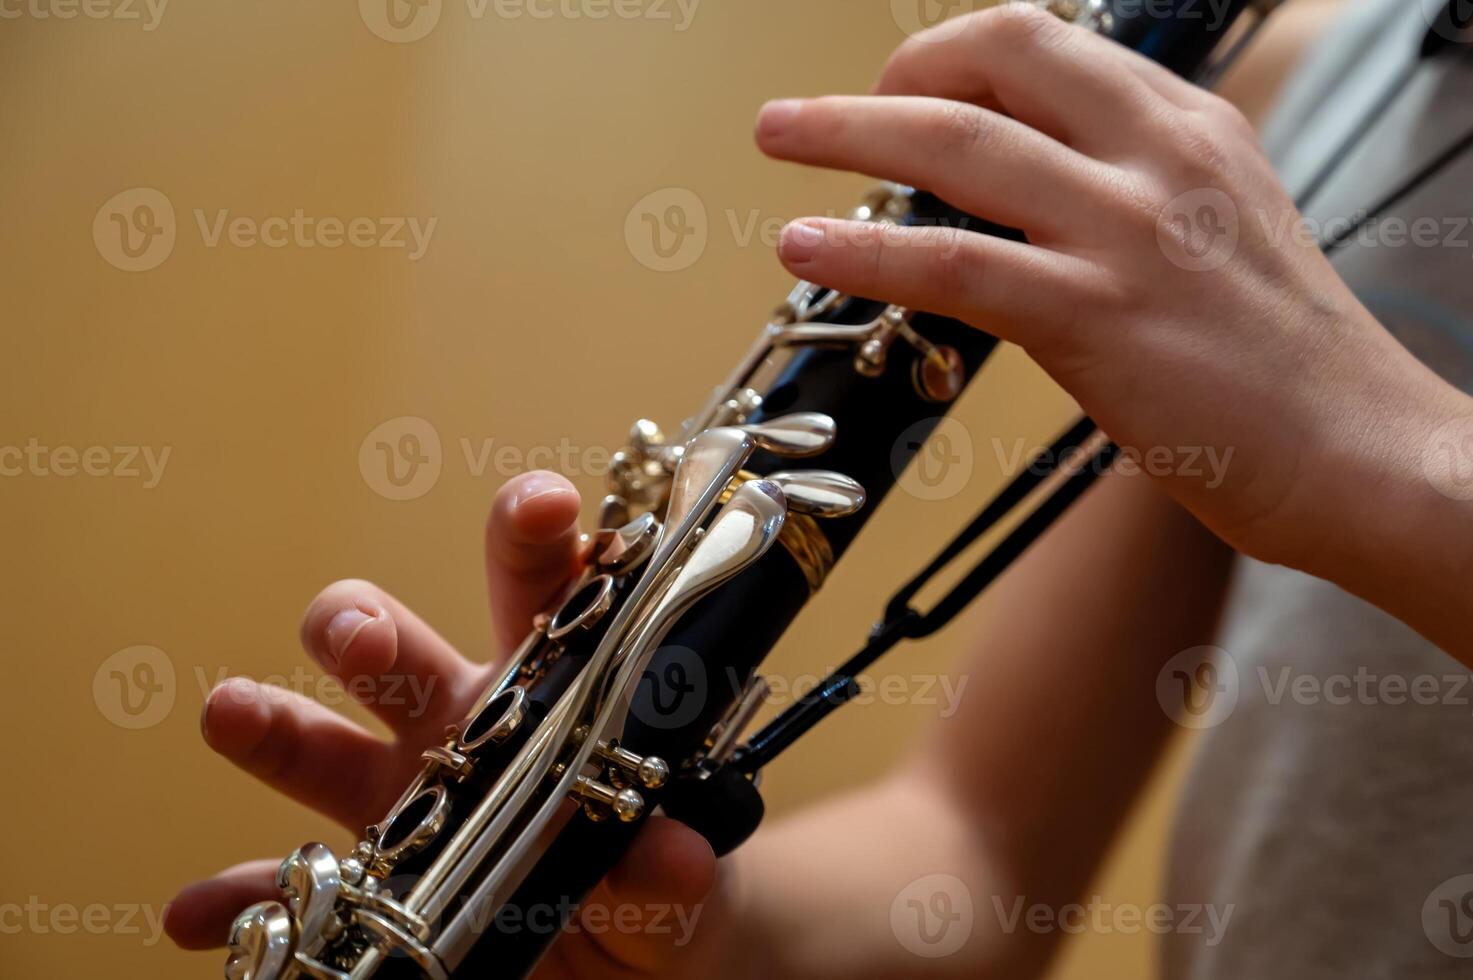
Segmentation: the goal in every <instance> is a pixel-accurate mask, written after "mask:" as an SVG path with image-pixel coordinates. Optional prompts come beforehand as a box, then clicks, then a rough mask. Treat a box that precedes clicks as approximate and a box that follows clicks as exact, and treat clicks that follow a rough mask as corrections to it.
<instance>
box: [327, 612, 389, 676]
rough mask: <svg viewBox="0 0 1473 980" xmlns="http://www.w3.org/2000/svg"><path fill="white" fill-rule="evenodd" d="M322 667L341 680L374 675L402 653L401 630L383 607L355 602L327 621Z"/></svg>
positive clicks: (384, 670) (386, 667) (378, 673)
mask: <svg viewBox="0 0 1473 980" xmlns="http://www.w3.org/2000/svg"><path fill="white" fill-rule="evenodd" d="M324 634H325V639H326V647H325V650H324V651H323V652H324V653H325V655H326V656H325V658H324V662H323V666H324V667H326V668H327V669H328V670H329V671H331V672H332V673H333V674H334V675H335V676H336V677H338V678H339V679H340V680H342V679H347V678H353V677H375V676H378V675H380V674H383V673H385V672H387V671H388V670H389V669H390V668H391V667H393V666H394V661H395V660H397V659H398V656H399V629H398V626H397V625H396V624H395V623H394V617H392V616H390V615H389V613H388V611H387V610H386V609H384V608H383V607H382V606H378V605H376V604H372V603H363V602H360V603H354V604H353V605H351V606H349V607H348V608H346V609H343V610H341V611H339V612H338V613H337V614H335V615H334V616H333V618H332V619H330V620H329V621H328V624H327V628H326V630H325V631H324Z"/></svg>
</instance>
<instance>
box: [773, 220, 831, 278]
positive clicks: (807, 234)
mask: <svg viewBox="0 0 1473 980" xmlns="http://www.w3.org/2000/svg"><path fill="white" fill-rule="evenodd" d="M823 240H824V225H823V224H822V223H821V222H820V221H819V220H818V219H816V218H803V219H801V220H798V221H792V222H789V223H788V225H787V227H785V228H783V231H782V236H781V237H780V238H779V239H778V256H779V257H780V258H781V259H782V261H783V264H784V265H786V266H788V267H789V268H790V269H791V268H793V267H794V266H802V265H807V264H808V263H809V262H812V261H813V260H814V258H816V257H817V256H818V253H819V251H820V249H822V248H823Z"/></svg>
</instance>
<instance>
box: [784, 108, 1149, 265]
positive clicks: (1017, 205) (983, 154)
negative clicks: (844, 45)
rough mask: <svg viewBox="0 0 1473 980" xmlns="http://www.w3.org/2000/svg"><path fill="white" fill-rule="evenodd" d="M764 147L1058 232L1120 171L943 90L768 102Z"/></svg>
mask: <svg viewBox="0 0 1473 980" xmlns="http://www.w3.org/2000/svg"><path fill="white" fill-rule="evenodd" d="M757 142H758V144H759V145H760V146H761V147H762V150H763V152H765V153H767V154H768V155H769V156H774V157H777V158H779V159H782V160H792V161H795V162H798V163H807V164H813V165H816V166H820V167H831V168H834V169H840V170H856V171H859V172H861V173H864V174H868V175H869V176H871V177H878V178H881V179H884V180H893V181H897V182H899V183H902V184H907V185H910V186H912V187H923V188H925V189H926V190H928V191H932V192H933V193H935V194H937V195H939V196H940V197H941V198H942V199H944V200H945V201H947V202H948V203H950V204H954V205H956V206H957V207H960V208H962V209H963V210H965V211H967V212H969V213H971V214H975V215H978V216H980V217H983V218H987V219H989V220H991V221H997V222H1000V223H1002V224H1004V225H1007V226H1009V227H1013V228H1020V229H1022V230H1024V231H1027V232H1029V233H1030V234H1032V235H1033V236H1034V237H1035V239H1037V238H1040V237H1041V238H1051V237H1056V236H1057V235H1058V234H1060V233H1061V232H1063V231H1065V230H1067V229H1069V228H1075V229H1077V228H1078V227H1079V225H1080V223H1081V222H1083V223H1085V225H1086V226H1088V225H1090V224H1091V223H1092V222H1093V220H1098V216H1099V211H1100V207H1099V204H1098V203H1097V202H1099V201H1100V200H1101V199H1102V197H1103V195H1102V194H1101V193H1100V189H1101V187H1102V186H1104V185H1108V184H1109V183H1112V182H1116V181H1118V180H1119V179H1120V178H1119V177H1118V176H1117V175H1116V172H1115V170H1114V168H1112V167H1110V166H1108V165H1106V164H1102V163H1100V162H1098V161H1096V160H1092V159H1090V158H1089V157H1086V156H1084V155H1082V154H1080V153H1077V152H1075V151H1074V150H1071V149H1069V148H1068V147H1066V146H1064V145H1063V144H1062V143H1059V142H1058V141H1056V140H1053V139H1051V138H1049V137H1047V136H1044V135H1043V134H1042V133H1040V132H1038V131H1037V130H1035V129H1032V128H1030V127H1028V126H1025V125H1023V124H1022V123H1020V122H1018V121H1017V120H1014V119H1009V118H1008V117H1007V116H1003V115H1000V114H998V113H996V112H991V111H989V110H987V109H979V108H978V107H976V106H973V105H967V104H965V103H961V102H955V101H951V100H947V99H934V98H925V97H911V96H891V97H885V98H876V97H864V96H833V97H829V98H822V99H810V100H797V99H787V100H782V101H779V102H769V103H768V104H767V105H766V106H764V107H763V109H762V113H761V116H760V117H759V119H758V123H757Z"/></svg>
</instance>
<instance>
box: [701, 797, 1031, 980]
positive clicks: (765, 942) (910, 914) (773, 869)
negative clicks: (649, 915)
mask: <svg viewBox="0 0 1473 980" xmlns="http://www.w3.org/2000/svg"><path fill="white" fill-rule="evenodd" d="M1005 867H1006V864H1005V862H1004V861H1002V860H1001V855H998V854H992V853H989V852H988V847H987V843H986V841H985V840H984V839H983V838H982V837H981V836H980V835H978V834H977V833H976V829H975V828H974V827H973V826H971V824H970V819H969V815H968V814H966V813H965V812H964V811H962V810H961V809H960V808H958V807H957V806H956V805H955V802H954V800H953V799H951V798H949V797H948V796H947V794H945V793H944V792H943V790H942V787H941V785H940V783H939V781H938V780H936V779H935V778H932V776H931V775H930V774H924V773H922V772H920V771H918V770H915V769H903V770H901V771H897V772H895V773H893V774H891V775H890V776H888V777H886V778H884V779H882V780H880V781H879V782H876V783H874V784H872V785H870V786H867V787H865V788H863V789H861V790H859V791H857V792H854V793H850V794H846V795H844V796H842V797H839V798H837V799H834V800H831V801H829V802H826V803H823V804H820V805H818V806H815V807H812V808H810V809H808V810H805V811H803V812H801V813H798V814H795V815H793V816H791V817H789V818H787V819H783V820H780V821H778V822H776V823H774V824H773V825H772V826H770V827H768V828H765V829H764V830H763V831H762V832H760V833H759V834H758V835H757V836H756V837H755V838H753V840H752V841H751V842H749V843H748V844H747V845H746V846H744V847H743V848H742V849H741V850H739V851H738V852H737V853H736V854H734V855H733V857H732V860H731V866H730V867H728V868H726V869H724V874H725V876H726V880H727V884H728V886H729V897H730V900H731V901H732V903H733V907H734V910H735V912H736V915H735V921H736V922H737V923H739V925H738V926H737V928H736V929H735V930H734V931H733V935H732V955H731V956H730V957H729V962H730V963H731V964H732V966H733V967H734V972H733V973H732V974H730V978H731V980H759V978H760V980H775V978H786V977H793V978H805V980H808V978H813V980H827V978H834V980H839V978H844V980H850V978H858V980H864V978H875V980H889V978H893V977H900V976H904V977H913V978H921V977H926V978H943V977H989V976H998V977H1001V976H1007V977H1008V978H1009V980H1026V978H1027V977H1029V976H1030V975H1032V972H1031V971H1029V970H1028V969H1026V967H1025V964H1026V963H1028V962H1030V961H1031V962H1033V963H1035V964H1038V963H1041V962H1042V961H1043V960H1044V958H1045V957H1046V949H1042V948H1041V947H1043V946H1044V945H1045V944H1046V940H1045V937H1040V936H1037V935H1034V934H1031V933H1026V932H1024V933H1023V934H1022V935H1018V934H1012V935H1009V934H1007V933H1006V932H1005V931H1004V929H1003V927H1002V925H1001V924H1000V923H999V922H998V919H997V917H996V916H995V915H993V914H992V906H991V903H990V896H992V895H1000V894H1009V893H1012V892H1013V891H1015V889H1014V888H1013V887H1012V886H1011V885H1009V884H1008V883H1007V882H1005V881H1003V880H1002V879H1001V878H1000V874H1001V873H1002V869H1003V868H1005ZM933 874H944V875H946V876H948V878H946V879H945V880H943V881H940V885H941V890H942V891H943V892H944V896H943V897H942V898H941V899H940V901H943V902H950V903H951V906H952V907H953V908H959V907H960V903H962V902H969V903H970V904H971V906H972V909H973V917H972V922H971V925H970V927H968V928H966V929H965V941H964V942H962V944H961V946H960V948H959V949H957V950H956V951H954V952H949V951H947V950H946V949H944V948H943V949H942V951H943V952H947V955H945V956H940V957H936V958H923V957H920V956H917V955H916V953H915V952H913V951H912V948H913V947H914V946H915V945H916V944H917V943H923V942H924V940H922V939H921V938H920V935H919V933H918V932H917V931H916V930H917V925H918V920H917V919H916V917H915V910H914V909H912V908H911V907H910V906H909V905H908V904H907V899H909V898H913V897H918V898H919V900H921V901H922V902H923V910H924V908H925V905H924V902H925V900H926V899H929V898H930V897H931V896H932V895H933V894H934V893H935V892H934V891H933V889H932V888H931V887H930V886H931V885H933V884H936V883H935V882H922V883H921V885H919V886H915V887H912V886H913V883H915V882H917V881H918V879H922V878H924V877H926V876H928V875H933ZM897 904H898V905H899V906H900V908H899V911H898V917H897V918H895V919H893V920H892V909H893V908H894V907H895V906H896V905H897ZM932 924H933V925H937V926H944V925H945V923H942V922H937V923H932ZM962 932H963V927H962V926H959V925H958V926H956V927H955V929H954V930H953V931H952V934H951V935H945V936H944V937H943V938H942V939H941V940H940V941H941V942H946V943H949V942H954V941H959V940H961V939H962ZM907 943H909V944H910V946H909V947H908V946H907V945H906V944H907ZM1030 947H1032V948H1031V949H1030ZM928 951H929V950H928Z"/></svg>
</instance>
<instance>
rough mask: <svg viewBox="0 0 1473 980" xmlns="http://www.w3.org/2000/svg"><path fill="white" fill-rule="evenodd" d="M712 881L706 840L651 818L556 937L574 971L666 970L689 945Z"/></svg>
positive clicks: (624, 974)
mask: <svg viewBox="0 0 1473 980" xmlns="http://www.w3.org/2000/svg"><path fill="white" fill-rule="evenodd" d="M715 884H716V856H715V855H714V854H713V853H712V852H711V845H710V844H707V843H706V839H705V838H704V837H702V836H701V835H700V834H698V833H696V832H695V831H694V830H691V829H690V828H689V827H687V826H686V825H685V824H682V823H679V822H678V821H675V820H670V819H668V818H665V817H652V818H651V819H650V820H649V821H648V822H647V823H646V824H645V826H644V827H642V828H641V829H640V832H639V834H638V836H636V837H635V840H634V843H633V844H632V845H631V846H630V848H629V851H628V853H626V854H625V855H624V857H623V858H622V859H621V860H620V862H619V864H618V866H617V867H615V868H614V870H613V871H612V872H610V874H609V876H608V877H607V878H605V879H604V880H603V882H601V883H600V884H599V886H598V887H597V888H595V889H594V890H593V892H592V894H590V895H589V896H588V899H587V901H585V902H584V903H583V905H582V906H581V907H580V909H579V911H578V917H579V918H578V925H579V928H578V931H577V932H576V933H575V934H574V935H570V936H567V937H564V941H563V942H562V943H561V944H560V945H563V946H566V947H567V948H566V949H565V950H563V958H564V963H565V964H566V965H567V966H568V967H569V968H570V969H569V971H568V972H569V973H570V974H571V975H573V976H611V977H637V976H645V975H650V974H657V973H658V974H664V973H665V972H668V971H671V970H672V967H673V966H675V965H676V964H677V963H678V961H679V959H680V957H681V954H682V952H683V951H685V949H686V948H687V947H688V946H689V944H690V940H691V935H690V933H691V931H692V930H693V929H694V928H695V927H696V926H697V925H698V924H699V922H700V918H701V914H702V906H703V903H704V902H705V901H706V899H707V896H708V895H710V893H711V891H712V888H713V887H714V886H715Z"/></svg>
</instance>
